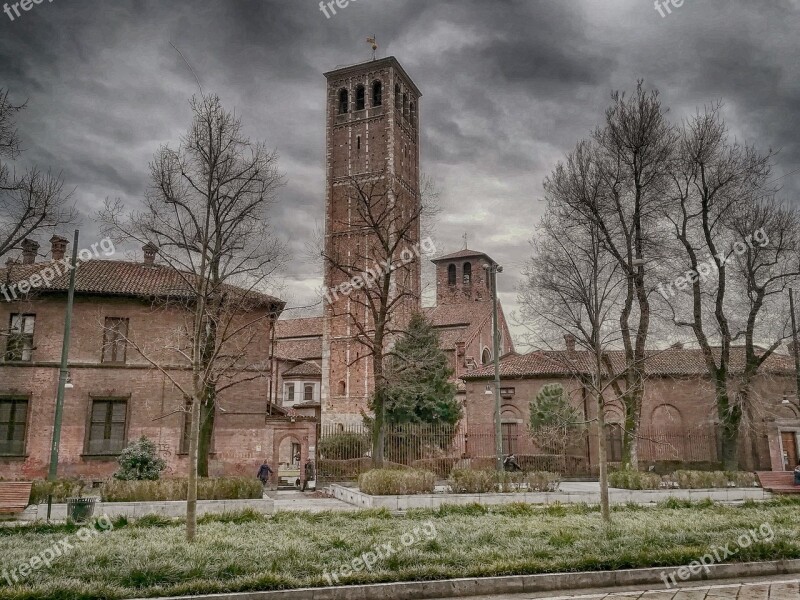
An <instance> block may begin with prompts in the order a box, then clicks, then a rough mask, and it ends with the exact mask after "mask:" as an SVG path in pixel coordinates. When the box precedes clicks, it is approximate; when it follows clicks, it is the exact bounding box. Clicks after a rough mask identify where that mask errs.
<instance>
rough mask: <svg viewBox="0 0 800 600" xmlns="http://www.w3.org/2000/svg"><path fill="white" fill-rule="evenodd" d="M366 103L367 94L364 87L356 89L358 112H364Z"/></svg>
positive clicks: (360, 86)
mask: <svg viewBox="0 0 800 600" xmlns="http://www.w3.org/2000/svg"><path fill="white" fill-rule="evenodd" d="M365 103H366V92H365V90H364V86H363V85H359V86H358V87H356V110H364V108H365Z"/></svg>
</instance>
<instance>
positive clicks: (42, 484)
mask: <svg viewBox="0 0 800 600" xmlns="http://www.w3.org/2000/svg"><path fill="white" fill-rule="evenodd" d="M85 486H86V482H85V481H81V480H80V479H76V478H65V479H56V480H55V481H47V480H41V479H39V480H36V481H34V482H33V487H32V488H31V499H30V503H31V504H41V503H43V502H47V496H48V495H49V494H52V495H53V502H58V503H63V502H66V501H67V498H73V497H75V496H78V495H79V494H80V493H81V491H82V490H83V489H84V487H85Z"/></svg>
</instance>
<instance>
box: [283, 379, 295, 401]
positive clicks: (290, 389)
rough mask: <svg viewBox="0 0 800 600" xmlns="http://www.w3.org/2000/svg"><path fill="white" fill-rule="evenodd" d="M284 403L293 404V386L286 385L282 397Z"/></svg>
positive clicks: (290, 384) (291, 384)
mask: <svg viewBox="0 0 800 600" xmlns="http://www.w3.org/2000/svg"><path fill="white" fill-rule="evenodd" d="M283 400H284V402H294V384H293V383H287V384H286V394H285V397H284V399H283Z"/></svg>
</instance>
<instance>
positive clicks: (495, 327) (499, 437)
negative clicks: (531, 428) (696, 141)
mask: <svg viewBox="0 0 800 600" xmlns="http://www.w3.org/2000/svg"><path fill="white" fill-rule="evenodd" d="M483 268H484V269H486V271H487V275H488V276H489V277H490V282H491V286H492V339H493V340H494V344H493V346H494V347H493V348H492V354H493V356H494V441H495V452H496V454H497V470H498V471H502V470H503V432H502V428H501V425H500V325H499V323H498V311H497V274H498V273H502V272H503V267H501V266H500V265H498V264H497V263H492V264H491V265H489V264H484V265H483Z"/></svg>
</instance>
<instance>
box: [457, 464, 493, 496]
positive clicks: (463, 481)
mask: <svg viewBox="0 0 800 600" xmlns="http://www.w3.org/2000/svg"><path fill="white" fill-rule="evenodd" d="M498 484H499V477H498V473H497V471H491V470H489V469H453V471H452V472H451V473H450V489H451V491H452V492H453V493H454V494H486V493H488V492H496V491H497V486H498Z"/></svg>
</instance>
